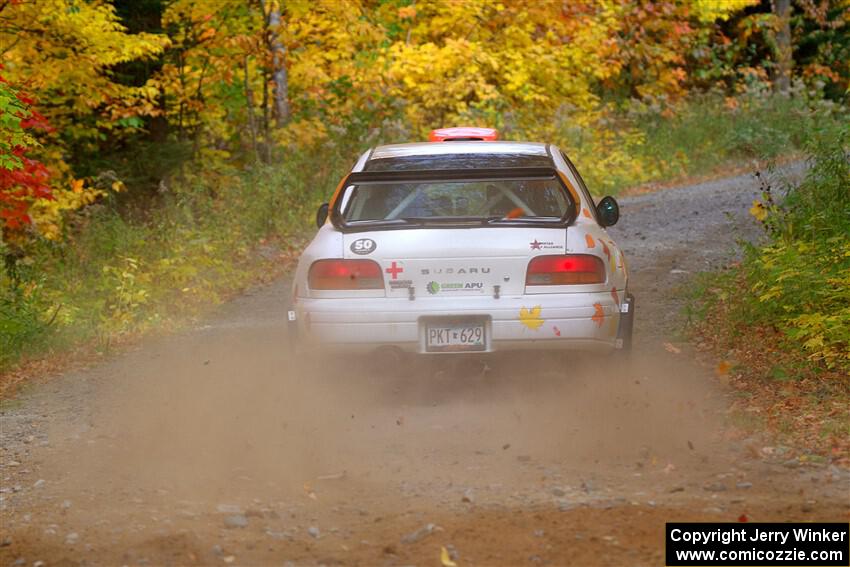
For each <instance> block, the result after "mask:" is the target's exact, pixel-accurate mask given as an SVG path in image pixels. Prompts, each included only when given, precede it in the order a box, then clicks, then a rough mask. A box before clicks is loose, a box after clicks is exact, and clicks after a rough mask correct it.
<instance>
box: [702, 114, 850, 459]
mask: <svg viewBox="0 0 850 567" xmlns="http://www.w3.org/2000/svg"><path fill="white" fill-rule="evenodd" d="M805 145H806V149H807V152H808V155H809V162H810V168H809V170H808V172H807V174H806V176H805V178H804V179H803V181H802V182H800V183H799V184H797V185H794V186H791V185H790V184H787V183H782V182H780V183H779V184H777V183H776V182H775V181H770V182H769V181H766V180H765V181H764V184H763V187H762V188H763V191H762V198H761V199H760V200H759V201H757V202H756V203H754V205H753V208H752V209H751V214H752V215H753V216H754V217H756V218H757V219H758V220H759V222H761V223H762V225H763V226H764V228H765V231H766V233H767V236H768V242H767V243H765V244H764V245H761V246H755V245H752V244H747V243H745V244H744V245H743V247H744V256H743V260H742V261H741V262H739V263H736V264H734V265H732V266H730V267H729V268H727V269H726V270H723V271H720V272H717V273H713V274H704V275H702V276H701V277H699V278H697V279H696V280H695V283H694V285H693V287H692V298H691V302H690V305H689V306H688V308H687V311H686V315H687V318H688V322H689V329H690V332H691V333H692V337H693V339H694V341H695V342H697V343H698V344H702V345H706V346H707V348H710V349H711V350H712V351H713V352H714V353H715V355H716V356H718V357H719V358H720V359H721V360H722V361H723V362H722V363H721V364H722V365H723V368H724V370H725V372H722V373H720V374H722V375H721V380H722V381H723V382H724V383H726V384H728V385H729V386H730V387H731V388H732V390H733V391H734V392H740V393H748V394H750V395H749V396H746V397H737V399H736V401H735V402H734V403H733V412H743V413H746V414H751V415H758V416H761V417H762V418H763V419H764V423H765V424H766V427H767V430H768V431H769V432H770V433H772V434H773V435H774V436H775V438H776V439H777V440H778V442H781V443H785V444H787V445H790V446H792V447H796V448H798V449H802V450H804V451H809V452H811V453H813V454H816V455H821V456H826V457H829V458H832V459H834V460H836V461H839V462H842V463H844V464H850V192H849V191H850V159H848V157H850V152H849V151H848V150H850V127H849V126H847V125H846V124H845V126H844V128H843V130H842V131H839V132H823V131H821V132H816V133H815V134H814V135H812V137H811V138H810V139H809V140H808V141H807V142H806V144H805ZM763 178H764V177H763ZM764 179H766V178H764ZM783 191H787V195H785V196H784V198H783V197H781V196H780V195H781V193H782V192H783Z"/></svg>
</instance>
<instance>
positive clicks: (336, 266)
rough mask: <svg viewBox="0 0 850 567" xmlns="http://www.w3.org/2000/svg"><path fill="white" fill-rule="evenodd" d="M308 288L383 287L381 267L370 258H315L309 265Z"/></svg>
mask: <svg viewBox="0 0 850 567" xmlns="http://www.w3.org/2000/svg"><path fill="white" fill-rule="evenodd" d="M308 281H309V283H310V289H383V288H384V276H383V274H382V273H381V267H380V266H379V265H378V263H377V262H374V261H372V260H317V261H316V262H313V265H312V266H310V275H309V277H308Z"/></svg>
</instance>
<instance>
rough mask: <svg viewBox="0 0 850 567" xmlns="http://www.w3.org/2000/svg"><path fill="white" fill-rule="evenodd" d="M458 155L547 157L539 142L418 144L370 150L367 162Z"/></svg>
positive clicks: (544, 145)
mask: <svg viewBox="0 0 850 567" xmlns="http://www.w3.org/2000/svg"><path fill="white" fill-rule="evenodd" d="M458 154H512V155H517V154H522V155H530V156H547V155H548V151H547V149H546V144H542V143H539V142H479V141H452V142H419V143H415V144H391V145H387V146H378V147H377V148H375V149H374V150H372V153H371V155H370V156H369V160H370V161H371V160H375V159H386V158H399V157H411V156H435V155H458Z"/></svg>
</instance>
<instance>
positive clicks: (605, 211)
mask: <svg viewBox="0 0 850 567" xmlns="http://www.w3.org/2000/svg"><path fill="white" fill-rule="evenodd" d="M596 216H597V218H598V219H599V224H601V225H602V226H614V225H615V224H617V221H618V220H620V205H618V204H617V201H616V200H615V199H614V197H603V198H602V200H601V201H599V204H598V205H596Z"/></svg>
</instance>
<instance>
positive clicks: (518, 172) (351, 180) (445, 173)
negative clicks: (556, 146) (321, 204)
mask: <svg viewBox="0 0 850 567" xmlns="http://www.w3.org/2000/svg"><path fill="white" fill-rule="evenodd" d="M553 177H558V172H557V171H556V170H555V168H553V167H495V168H491V169H420V170H410V171H358V172H355V173H350V174H349V175H348V177H346V178H345V181H343V183H342V185H343V187H347V186H348V185H352V184H355V183H381V182H392V181H399V182H404V181H407V182H415V181H481V180H491V179H492V180H494V181H498V180H500V179H551V178H553Z"/></svg>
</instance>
